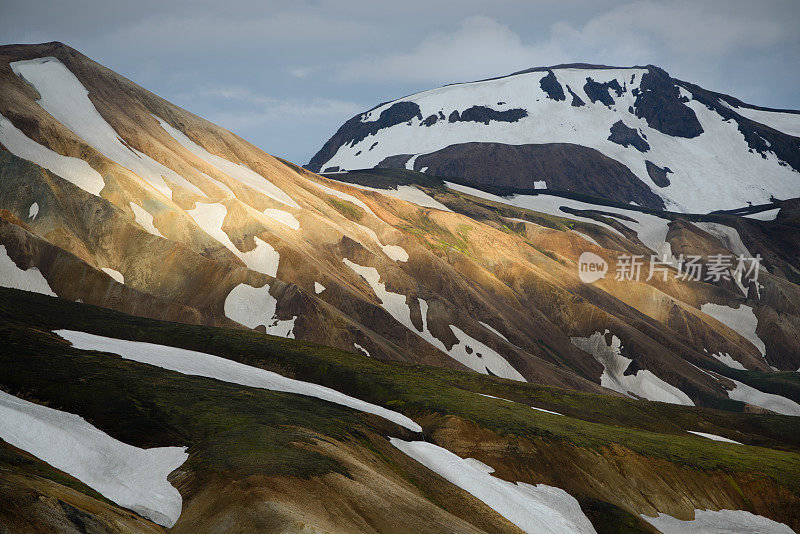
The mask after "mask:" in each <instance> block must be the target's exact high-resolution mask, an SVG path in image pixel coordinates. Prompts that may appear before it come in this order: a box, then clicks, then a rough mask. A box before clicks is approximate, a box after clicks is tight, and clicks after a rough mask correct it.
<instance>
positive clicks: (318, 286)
mask: <svg viewBox="0 0 800 534" xmlns="http://www.w3.org/2000/svg"><path fill="white" fill-rule="evenodd" d="M323 291H325V286H323V285H322V284H320V283H319V282H314V293H316V294H317V295H319V294H320V293H322V292H323Z"/></svg>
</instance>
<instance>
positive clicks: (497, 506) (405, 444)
mask: <svg viewBox="0 0 800 534" xmlns="http://www.w3.org/2000/svg"><path fill="white" fill-rule="evenodd" d="M389 441H390V442H391V444H392V445H394V446H395V447H397V448H398V449H399V450H400V451H402V452H403V453H405V454H406V455H408V456H409V457H411V458H413V459H414V460H416V461H418V462H419V463H421V464H422V465H424V466H425V467H427V468H428V469H430V470H431V471H433V472H435V473H437V474H438V475H440V476H441V477H443V478H444V479H446V480H447V481H448V482H450V483H452V484H455V485H456V486H458V487H459V488H461V489H463V490H464V491H466V492H468V493H469V494H471V495H472V496H473V497H475V498H477V499H479V500H480V501H482V502H483V503H484V504H486V506H488V507H489V508H491V509H492V510H494V511H496V512H497V513H498V514H500V515H501V516H503V517H505V518H506V519H508V520H509V521H510V522H511V523H513V524H515V525H516V526H518V527H519V528H520V529H522V530H523V531H525V532H530V533H533V534H564V533H567V532H569V533H570V534H589V533H594V532H595V530H594V527H593V526H592V524H591V522H590V521H589V519H588V518H587V517H586V516H585V515H584V513H583V511H582V510H581V507H580V505H579V504H578V501H577V500H576V499H575V498H574V497H573V496H571V495H570V494H569V493H567V492H566V491H564V490H562V489H560V488H555V487H553V486H546V485H544V484H537V485H535V486H534V485H531V484H526V483H524V482H517V483H516V484H514V483H513V482H508V481H505V480H502V479H499V478H497V477H493V476H492V475H491V474H490V473H491V471H490V470H491V469H492V468H491V467H490V466H487V465H485V464H483V463H482V462H478V461H477V460H474V459H472V458H470V459H462V458H460V457H459V456H457V455H455V454H453V453H452V452H450V451H448V450H447V449H444V448H442V447H439V446H437V445H434V444H433V443H427V442H425V441H404V440H401V439H398V438H390V439H389ZM476 462H477V463H476Z"/></svg>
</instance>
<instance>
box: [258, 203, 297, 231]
mask: <svg viewBox="0 0 800 534" xmlns="http://www.w3.org/2000/svg"><path fill="white" fill-rule="evenodd" d="M263 213H264V215H266V216H267V217H269V218H270V219H275V220H276V221H278V222H279V223H283V224H285V225H286V226H288V227H289V228H291V229H292V230H299V229H300V221H298V220H297V217H295V216H294V215H292V214H291V213H289V212H288V211H284V210H279V209H275V208H267V209H265V210H264V212H263Z"/></svg>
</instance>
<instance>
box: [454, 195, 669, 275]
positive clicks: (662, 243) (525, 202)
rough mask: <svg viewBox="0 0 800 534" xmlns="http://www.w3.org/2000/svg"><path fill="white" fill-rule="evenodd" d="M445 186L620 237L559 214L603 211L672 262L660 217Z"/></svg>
mask: <svg viewBox="0 0 800 534" xmlns="http://www.w3.org/2000/svg"><path fill="white" fill-rule="evenodd" d="M445 185H446V186H447V187H449V188H450V189H453V190H455V191H458V192H460V193H465V194H468V195H472V196H474V197H478V198H482V199H484V200H490V201H492V202H499V203H502V204H508V205H510V206H516V207H518V208H523V209H528V210H531V211H538V212H539V213H546V214H549V215H555V216H557V217H565V218H568V219H573V220H576V221H583V222H587V223H590V224H594V225H597V226H602V227H603V228H605V229H606V230H608V231H610V232H612V233H615V234H617V235H619V236H622V237H624V235H623V234H622V233H621V232H620V231H619V230H617V229H616V228H614V227H613V226H610V225H608V224H605V223H603V222H601V221H598V220H595V219H592V218H591V217H583V216H581V215H573V214H571V213H567V212H566V211H562V209H561V208H562V207H564V208H572V209H575V210H599V211H603V212H606V213H607V214H608V215H607V216H609V217H613V218H615V219H616V220H617V221H618V222H619V223H620V224H622V225H623V226H627V227H628V228H630V229H631V230H633V231H634V232H636V235H637V237H638V238H639V241H641V242H642V243H643V244H644V245H645V246H646V247H648V248H649V249H650V250H652V251H653V252H655V253H656V254H657V255H658V257H659V258H663V257H664V256H666V257H667V259H668V260H671V261H674V258H673V257H672V247H671V245H670V244H669V243H667V232H669V223H670V221H669V220H668V219H662V218H661V217H656V216H655V215H650V214H649V213H642V212H640V211H635V210H627V209H624V208H616V207H611V206H601V205H598V204H590V203H588V202H581V201H580V200H572V199H571V198H563V197H559V196H555V195H548V194H541V195H512V196H509V197H500V196H497V195H493V194H491V193H487V192H485V191H481V190H480V189H476V188H474V187H469V186H466V185H460V184H456V183H453V182H445ZM614 214H618V215H624V216H625V217H629V218H631V219H633V220H634V221H636V222H631V221H628V220H625V219H622V218H617V217H614ZM518 220H519V221H522V222H528V221H524V220H523V219H518ZM581 236H582V237H584V239H586V240H588V241H590V242H591V243H594V244H596V242H595V241H594V240H593V239H591V238H589V237H587V236H583V234H581Z"/></svg>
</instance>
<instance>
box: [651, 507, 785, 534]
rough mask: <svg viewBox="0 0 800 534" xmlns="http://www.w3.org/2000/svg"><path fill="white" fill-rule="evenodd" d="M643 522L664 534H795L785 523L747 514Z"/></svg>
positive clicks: (666, 517) (702, 513)
mask: <svg viewBox="0 0 800 534" xmlns="http://www.w3.org/2000/svg"><path fill="white" fill-rule="evenodd" d="M642 519H644V520H645V521H647V522H648V523H650V524H651V525H653V526H654V527H656V528H657V529H658V530H660V531H661V532H663V534H725V533H730V534H733V533H736V534H794V530H792V529H791V528H789V527H788V526H786V525H784V524H783V523H778V522H777V521H773V520H772V519H769V518H766V517H764V516H760V515H755V514H752V513H750V512H746V511H744V510H695V511H694V519H693V520H691V521H682V520H680V519H676V518H674V517H672V516H671V515H667V514H659V515H658V516H656V517H648V516H646V515H642Z"/></svg>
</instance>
